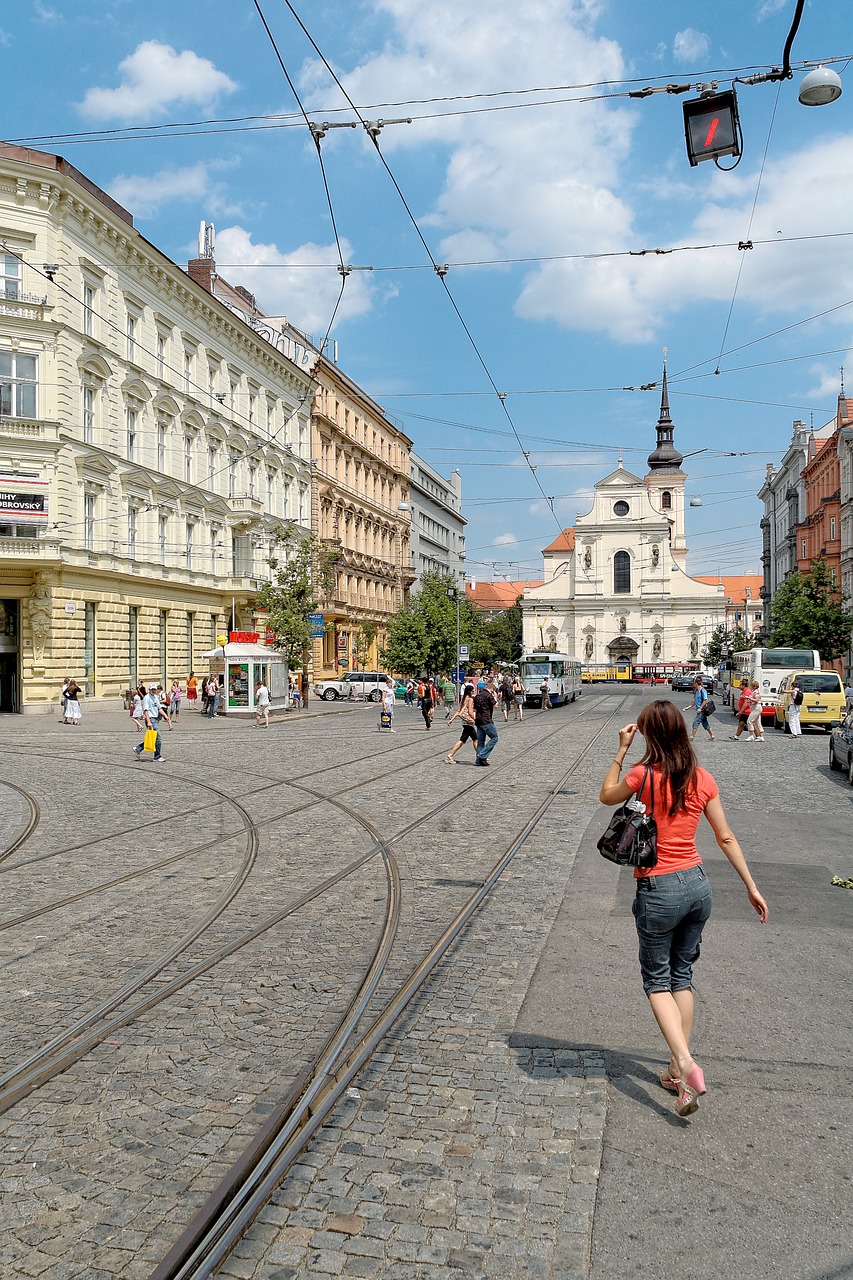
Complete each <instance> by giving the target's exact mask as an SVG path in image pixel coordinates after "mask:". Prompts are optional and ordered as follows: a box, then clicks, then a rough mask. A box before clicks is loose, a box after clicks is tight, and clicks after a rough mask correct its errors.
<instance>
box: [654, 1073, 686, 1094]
mask: <svg viewBox="0 0 853 1280" xmlns="http://www.w3.org/2000/svg"><path fill="white" fill-rule="evenodd" d="M658 1080H660V1082H661V1084H662V1085H663V1087H664V1089H669V1091H670V1093H678V1090H679V1089H680V1088H681V1081H680V1080H679V1078H678V1076H671V1075H670V1074H669V1071H668V1070H667V1071H662V1072H661V1074H660V1075H659V1076H658Z"/></svg>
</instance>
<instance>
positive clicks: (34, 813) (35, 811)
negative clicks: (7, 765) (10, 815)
mask: <svg viewBox="0 0 853 1280" xmlns="http://www.w3.org/2000/svg"><path fill="white" fill-rule="evenodd" d="M0 786H4V787H8V788H9V790H10V791H17V793H18V795H19V796H21V797H22V799H24V800H25V801H26V803H27V805H28V806H29V810H30V816H29V819H28V820H27V822H26V823H25V825H24V826H23V827H22V829H21V830H20V831H19V832H18V834H17V835H16V836H15V838H14V839H13V840H12V841H11V842H10V843H9V844H7V845H6V847H5V849H2V850H0V862H5V861H6V859H7V858H11V856H12V854H13V853H16V852H17V851H18V849H20V847H21V845H23V844H26V842H27V841H28V840H29V838H30V836H31V835H32V834H33V832H34V831H35V830H36V828H37V827H38V825H39V823H40V822H41V809H40V807H39V802H38V800H37V799H36V797H35V796H34V795H33V793H32V792H31V791H28V790H27V789H26V787H21V786H19V785H18V784H17V782H10V781H9V780H8V779H7V778H4V779H2V780H0Z"/></svg>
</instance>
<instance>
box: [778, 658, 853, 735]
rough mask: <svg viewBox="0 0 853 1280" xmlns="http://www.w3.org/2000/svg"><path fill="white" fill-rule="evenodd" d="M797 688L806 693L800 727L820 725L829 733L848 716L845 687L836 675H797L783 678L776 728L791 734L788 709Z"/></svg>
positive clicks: (780, 685) (823, 673)
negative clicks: (792, 694) (793, 692)
mask: <svg viewBox="0 0 853 1280" xmlns="http://www.w3.org/2000/svg"><path fill="white" fill-rule="evenodd" d="M795 686H798V687H799V688H800V689H802V692H803V701H802V702H801V703H800V725H801V726H802V728H804V729H805V728H806V727H807V726H808V725H818V726H820V728H821V729H825V730H826V732H827V733H829V732H830V731H831V730H832V729H834V728H835V727H836V726H837V725H839V724H841V721H842V720H843V719H844V716H845V706H846V703H845V698H844V686H843V685H842V683H841V677H840V676H839V675H838V674H837V673H836V672H835V671H798V672H797V674H796V675H788V676H783V677H782V679H781V680H780V681H779V690H778V692H777V694H776V710H775V715H774V725H775V727H776V728H777V729H784V730H785V732H786V733H790V732H791V729H790V724H789V708H790V705H791V691H792V689H793V688H794V687H795Z"/></svg>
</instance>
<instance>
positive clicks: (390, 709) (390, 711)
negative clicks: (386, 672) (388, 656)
mask: <svg viewBox="0 0 853 1280" xmlns="http://www.w3.org/2000/svg"><path fill="white" fill-rule="evenodd" d="M381 693H382V712H381V715H380V719H379V724H378V725H377V726H376V727H377V729H380V730H381V729H382V728H383V727H384V726H383V723H382V716H387V717H388V719H387V721H386V724H387V727H388V729H389V731H390V732H391V733H393V732H394V703H395V696H396V695H395V692H394V681H393V680H392V679H391V677H390V676H388V678H387V679H386V681H385V684H384V685H383V686H382V689H381Z"/></svg>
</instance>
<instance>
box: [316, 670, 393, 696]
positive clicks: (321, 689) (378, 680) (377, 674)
mask: <svg viewBox="0 0 853 1280" xmlns="http://www.w3.org/2000/svg"><path fill="white" fill-rule="evenodd" d="M387 679H388V677H387V676H386V675H384V674H383V673H382V672H381V671H348V672H347V673H346V675H345V676H342V677H341V679H340V680H320V681H318V682H317V684H315V685H314V692H315V693H316V695H317V697H318V698H322V699H323V701H324V702H334V701H335V699H336V698H359V697H360V698H367V699H368V700H369V701H370V702H379V700H380V699H381V697H382V689H381V686H382V685H383V684H384V683H385V681H386V680H387Z"/></svg>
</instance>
